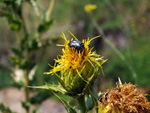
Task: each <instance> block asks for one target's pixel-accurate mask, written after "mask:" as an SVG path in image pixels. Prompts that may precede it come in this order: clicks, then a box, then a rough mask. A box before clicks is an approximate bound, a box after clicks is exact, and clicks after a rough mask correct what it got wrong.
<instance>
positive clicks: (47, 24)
mask: <svg viewBox="0 0 150 113" xmlns="http://www.w3.org/2000/svg"><path fill="white" fill-rule="evenodd" d="M52 24H53V20H50V21H47V22H46V21H45V22H44V23H42V24H41V25H40V26H39V28H38V32H39V33H43V32H45V31H47V30H48V29H49V28H50V27H51V25H52Z"/></svg>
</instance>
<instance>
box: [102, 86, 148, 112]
mask: <svg viewBox="0 0 150 113" xmlns="http://www.w3.org/2000/svg"><path fill="white" fill-rule="evenodd" d="M99 113H150V102H148V100H147V98H146V97H145V94H142V93H140V92H138V91H137V90H136V88H135V85H133V84H131V83H128V84H124V85H122V84H118V85H117V88H114V89H111V90H110V91H109V92H107V93H105V94H104V95H103V96H102V98H101V99H100V103H99Z"/></svg>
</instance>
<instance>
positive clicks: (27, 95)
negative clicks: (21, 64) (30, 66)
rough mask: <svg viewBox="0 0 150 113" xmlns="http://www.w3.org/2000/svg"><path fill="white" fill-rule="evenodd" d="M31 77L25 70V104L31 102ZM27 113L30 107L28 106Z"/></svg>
mask: <svg viewBox="0 0 150 113" xmlns="http://www.w3.org/2000/svg"><path fill="white" fill-rule="evenodd" d="M28 86H29V77H28V71H27V70H25V82H24V87H25V102H26V103H27V104H28V102H29V89H28ZM26 113H29V107H28V106H27V108H26Z"/></svg>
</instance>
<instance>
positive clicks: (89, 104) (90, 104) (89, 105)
mask: <svg viewBox="0 0 150 113" xmlns="http://www.w3.org/2000/svg"><path fill="white" fill-rule="evenodd" d="M85 103H86V107H87V111H89V110H91V109H92V108H93V107H94V103H93V100H92V98H91V97H90V96H86V99H85Z"/></svg>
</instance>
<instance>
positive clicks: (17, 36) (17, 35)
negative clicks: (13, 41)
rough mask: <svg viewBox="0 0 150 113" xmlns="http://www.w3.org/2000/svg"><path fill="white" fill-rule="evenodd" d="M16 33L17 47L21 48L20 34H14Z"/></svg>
mask: <svg viewBox="0 0 150 113" xmlns="http://www.w3.org/2000/svg"><path fill="white" fill-rule="evenodd" d="M15 33H16V38H17V42H18V45H19V47H21V37H20V33H19V32H18V31H16V32H15Z"/></svg>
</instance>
